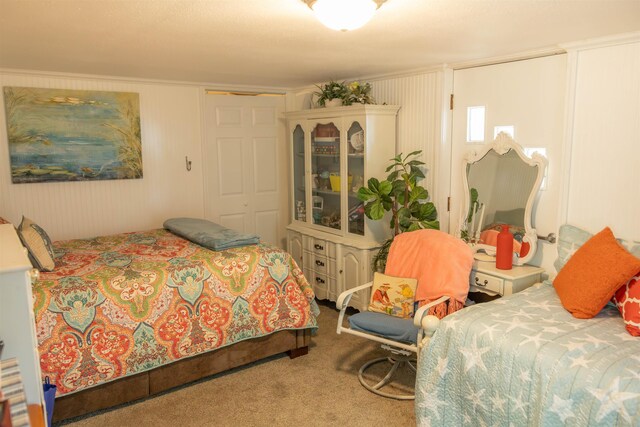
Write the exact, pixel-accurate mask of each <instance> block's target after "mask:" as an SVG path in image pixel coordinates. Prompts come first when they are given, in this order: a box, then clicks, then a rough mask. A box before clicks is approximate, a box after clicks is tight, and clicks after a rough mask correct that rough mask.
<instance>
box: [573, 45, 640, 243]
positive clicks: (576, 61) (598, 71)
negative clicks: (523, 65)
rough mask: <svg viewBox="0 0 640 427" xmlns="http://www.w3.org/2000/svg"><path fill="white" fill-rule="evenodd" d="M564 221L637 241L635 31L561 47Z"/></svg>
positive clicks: (639, 147)
mask: <svg viewBox="0 0 640 427" xmlns="http://www.w3.org/2000/svg"><path fill="white" fill-rule="evenodd" d="M569 59H570V62H569V64H570V70H571V74H570V96H571V97H572V102H571V103H570V104H569V110H568V114H567V116H568V119H569V120H568V123H567V134H568V138H567V139H568V150H567V151H568V161H567V162H566V169H567V171H569V170H570V172H568V181H567V183H566V185H565V197H564V202H565V203H564V210H565V212H564V219H565V220H566V222H569V223H571V224H574V225H577V226H579V227H583V228H586V229H588V230H589V231H591V232H597V231H599V230H600V229H602V228H603V227H604V226H610V227H611V229H612V230H613V232H614V233H615V234H616V236H619V237H623V238H627V239H635V240H640V219H639V216H638V212H639V211H640V35H636V36H635V37H631V38H628V39H624V38H623V39H622V40H620V41H618V42H615V41H607V42H606V44H604V45H587V46H577V47H574V48H570V49H569Z"/></svg>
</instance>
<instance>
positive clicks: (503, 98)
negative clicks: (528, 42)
mask: <svg viewBox="0 0 640 427" xmlns="http://www.w3.org/2000/svg"><path fill="white" fill-rule="evenodd" d="M566 63H567V60H566V55H556V56H549V57H544V58H535V59H529V60H523V61H515V62H509V63H505V64H497V65H488V66H484V67H475V68H468V69H464V70H455V71H454V73H453V88H454V109H453V119H452V132H451V135H452V137H451V138H452V146H451V218H450V220H451V221H450V224H451V226H450V232H451V233H454V234H457V230H459V228H458V224H459V222H460V217H461V215H462V214H461V206H462V200H463V197H466V195H465V194H464V193H463V189H462V173H463V170H462V159H463V156H464V154H465V153H466V152H468V151H469V150H472V149H478V148H481V147H482V145H484V144H488V143H491V142H492V141H493V140H494V132H495V130H496V127H497V126H513V131H514V139H515V140H516V142H518V143H519V144H520V145H521V146H523V147H525V148H543V149H545V150H546V157H547V158H548V160H549V166H548V170H547V181H546V188H545V190H543V191H542V192H541V193H540V198H539V199H538V203H537V207H536V206H534V215H533V225H534V227H535V228H536V229H537V231H538V232H539V234H544V235H546V234H548V233H550V232H556V231H557V227H558V225H559V224H558V205H559V198H560V190H561V179H560V175H561V174H562V173H563V171H561V163H562V161H561V157H562V146H563V144H562V141H563V131H564V128H563V123H564V122H563V119H564V104H565V93H566ZM469 107H484V121H483V125H484V131H482V132H480V135H481V136H480V137H479V138H468V135H467V118H468V114H469ZM468 139H472V140H473V139H477V140H479V141H474V142H467V141H468ZM553 256H555V253H554V254H551V252H549V254H548V256H547V257H545V258H549V259H548V260H545V261H542V260H541V257H542V251H538V255H537V256H536V258H534V260H533V261H532V262H533V263H534V264H536V265H541V264H544V265H542V266H543V267H549V266H551V264H552V262H553V260H552V258H553Z"/></svg>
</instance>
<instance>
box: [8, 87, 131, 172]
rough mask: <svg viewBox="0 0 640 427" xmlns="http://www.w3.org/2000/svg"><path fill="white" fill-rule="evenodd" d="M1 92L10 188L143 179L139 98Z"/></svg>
mask: <svg viewBox="0 0 640 427" xmlns="http://www.w3.org/2000/svg"><path fill="white" fill-rule="evenodd" d="M3 89H4V105H5V113H6V117H7V136H8V142H9V158H10V162H11V179H12V182H13V183H15V184H18V183H28V182H50V181H58V182H59V181H90V180H106V179H135V178H142V140H141V136H140V99H139V96H138V94H137V93H131V92H102V91H93V90H67V89H46V88H28V87H4V88H3Z"/></svg>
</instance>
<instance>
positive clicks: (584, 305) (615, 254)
mask: <svg viewBox="0 0 640 427" xmlns="http://www.w3.org/2000/svg"><path fill="white" fill-rule="evenodd" d="M638 271H640V259H638V258H636V257H634V256H633V255H631V254H630V253H629V252H627V250H626V249H625V248H624V247H623V246H622V245H621V244H620V243H618V241H616V238H615V237H614V235H613V232H612V231H611V229H610V228H609V227H606V228H605V229H604V230H602V231H601V232H599V233H598V234H596V235H595V236H593V237H592V238H591V239H589V240H587V242H586V243H585V244H584V245H582V246H581V247H580V249H578V250H577V251H576V253H575V254H573V256H572V257H571V258H570V259H569V261H568V262H567V263H566V264H565V266H564V267H563V268H562V270H560V272H559V273H558V276H556V278H555V280H554V281H553V286H554V288H555V289H556V292H557V293H558V296H559V297H560V302H561V303H562V305H563V307H564V308H566V309H567V311H569V312H570V313H571V314H572V315H573V317H577V318H578V319H590V318H592V317H594V316H595V315H596V314H598V313H599V312H600V310H602V308H603V307H604V306H605V305H606V304H607V302H609V300H610V299H611V297H612V296H613V294H615V292H616V291H617V290H618V289H619V288H620V286H622V285H624V284H625V283H627V282H628V281H629V279H631V277H633V275H634V274H636V273H637V272H638Z"/></svg>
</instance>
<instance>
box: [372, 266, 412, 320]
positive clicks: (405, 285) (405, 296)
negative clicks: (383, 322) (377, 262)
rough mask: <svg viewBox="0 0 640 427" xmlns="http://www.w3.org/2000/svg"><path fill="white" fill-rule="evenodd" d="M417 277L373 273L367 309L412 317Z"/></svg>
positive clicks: (404, 317)
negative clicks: (406, 277)
mask: <svg viewBox="0 0 640 427" xmlns="http://www.w3.org/2000/svg"><path fill="white" fill-rule="evenodd" d="M417 286H418V280H417V279H405V278H402V277H393V276H387V275H386V274H382V273H374V274H373V287H372V289H371V301H370V302H369V311H375V312H378V313H385V314H389V315H391V316H395V317H401V318H403V319H408V318H411V317H413V311H414V305H413V303H414V302H415V295H416V287H417Z"/></svg>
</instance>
